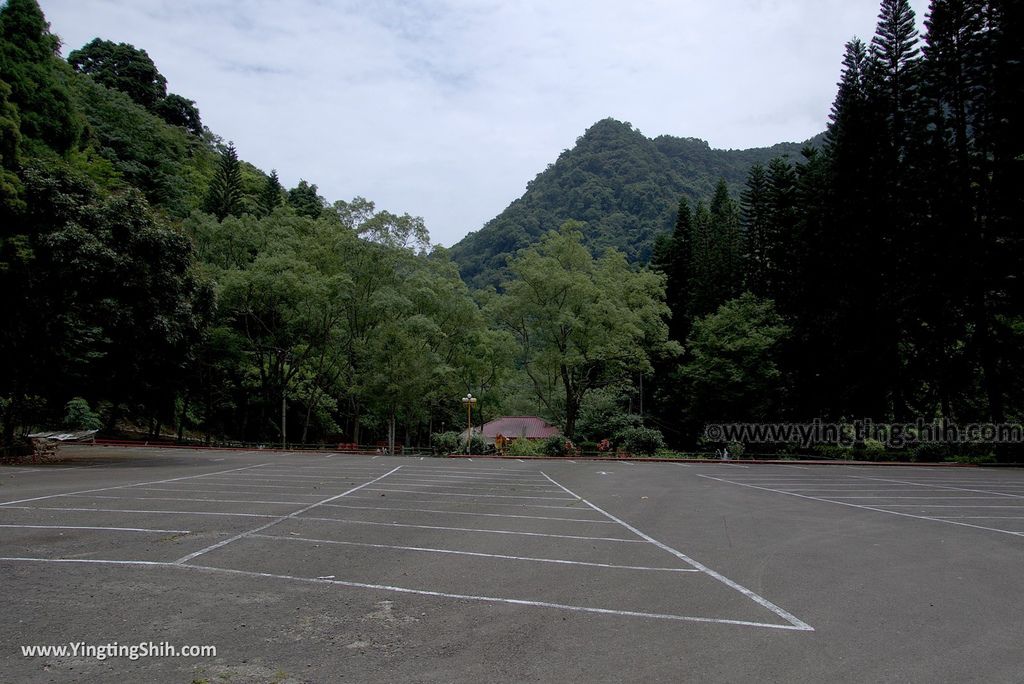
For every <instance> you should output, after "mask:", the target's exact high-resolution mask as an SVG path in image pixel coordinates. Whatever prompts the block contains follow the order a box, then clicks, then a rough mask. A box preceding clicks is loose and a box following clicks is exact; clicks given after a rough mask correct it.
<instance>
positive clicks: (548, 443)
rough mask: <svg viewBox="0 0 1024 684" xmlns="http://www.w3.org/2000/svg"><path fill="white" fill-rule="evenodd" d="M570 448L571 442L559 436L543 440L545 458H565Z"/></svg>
mask: <svg viewBox="0 0 1024 684" xmlns="http://www.w3.org/2000/svg"><path fill="white" fill-rule="evenodd" d="M572 448H573V446H572V442H570V441H569V440H567V439H566V438H565V437H562V436H559V435H556V436H554V437H548V438H547V439H546V440H544V455H545V456H566V455H567V454H568V453H569V450H570V449H572Z"/></svg>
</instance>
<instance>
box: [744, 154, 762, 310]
mask: <svg viewBox="0 0 1024 684" xmlns="http://www.w3.org/2000/svg"><path fill="white" fill-rule="evenodd" d="M767 190H768V187H767V176H766V175H765V170H764V166H763V165H761V164H760V163H757V164H754V165H753V166H751V167H750V172H749V173H748V174H747V182H746V185H745V186H744V188H743V192H742V193H741V194H740V212H741V214H740V215H741V222H742V226H743V244H744V247H743V258H744V265H745V272H744V278H743V281H744V285H745V286H746V288H747V289H748V290H750V291H751V292H753V293H754V294H756V295H757V296H758V297H767V296H768V287H767V277H768V207H767V198H766V196H765V195H766V193H767Z"/></svg>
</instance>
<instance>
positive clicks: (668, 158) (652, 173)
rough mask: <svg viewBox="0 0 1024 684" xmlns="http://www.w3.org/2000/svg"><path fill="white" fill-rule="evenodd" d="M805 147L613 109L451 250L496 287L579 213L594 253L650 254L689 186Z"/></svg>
mask: <svg viewBox="0 0 1024 684" xmlns="http://www.w3.org/2000/svg"><path fill="white" fill-rule="evenodd" d="M820 138H821V136H818V137H816V138H814V139H812V140H810V141H808V142H807V143H806V144H814V145H818V144H820ZM803 147H804V145H803V144H796V143H779V144H778V145H774V146H772V147H765V148H756V149H750V150H716V149H712V148H711V146H710V145H708V143H706V142H705V141H703V140H699V139H696V138H677V137H673V136H670V135H661V136H658V137H656V138H654V139H651V138H647V137H646V136H644V135H643V134H642V133H641V132H640V131H638V130H636V129H634V128H633V127H632V126H631V125H630V124H628V123H624V122H621V121H616V120H614V119H604V120H603V121H598V122H597V123H596V124H594V125H593V126H591V127H590V128H589V129H588V130H587V131H586V132H585V133H584V134H583V135H582V136H580V137H579V138H578V139H577V140H576V145H575V146H574V147H573V148H572V149H570V150H565V151H564V152H562V154H561V155H559V157H558V159H557V160H556V161H555V162H554V163H553V164H551V165H549V166H548V168H547V169H545V170H544V171H542V172H541V173H539V174H538V175H537V177H536V178H534V179H533V180H532V181H530V183H529V184H528V185H527V187H526V192H524V193H523V195H522V197H520V198H519V199H517V200H515V201H514V202H512V204H510V205H509V206H508V208H506V209H505V210H504V211H503V212H501V213H500V214H498V216H496V217H495V218H493V219H492V220H490V221H488V222H487V224H486V225H485V226H484V227H483V228H481V229H480V230H478V231H476V232H473V233H470V234H469V235H467V236H466V237H465V238H463V239H462V240H460V241H459V242H458V243H457V244H455V245H453V246H452V248H451V257H452V259H453V260H454V261H455V262H456V263H457V264H458V265H459V270H460V271H461V273H462V277H463V279H464V280H465V281H466V282H467V283H469V284H470V285H471V286H473V287H477V288H479V287H486V286H488V285H494V286H496V287H497V286H499V285H500V284H501V282H502V280H503V279H505V278H506V277H507V276H508V270H507V268H506V266H507V264H506V262H507V260H508V257H510V256H512V255H514V254H515V253H516V252H517V251H518V250H520V249H523V248H525V247H529V246H530V245H532V244H534V243H536V242H537V240H539V239H540V237H541V236H542V235H543V234H544V233H546V232H547V231H549V230H557V229H558V228H559V226H561V225H562V224H563V223H564V222H565V221H570V220H571V221H581V222H583V223H584V226H583V227H582V229H583V236H584V242H585V244H586V245H587V246H588V247H589V248H590V249H591V251H592V252H594V254H595V255H596V254H600V253H601V252H602V251H603V250H605V249H607V248H609V247H612V248H614V249H617V250H619V251H620V252H622V253H624V254H625V255H626V258H627V259H629V260H630V261H631V262H635V263H646V262H648V261H649V260H650V258H651V250H652V248H653V246H654V240H655V238H656V237H657V236H658V235H660V234H661V233H665V232H668V231H670V230H671V228H672V225H673V223H674V222H675V216H676V204H677V203H678V201H679V198H680V197H681V196H682V197H686V198H687V199H689V200H690V201H697V200H699V199H702V198H706V197H710V195H711V193H712V192H714V189H715V185H716V184H717V182H718V181H719V180H720V179H724V180H725V181H726V183H727V185H728V187H729V189H730V191H731V192H733V193H738V192H739V191H740V189H741V188H742V187H743V182H744V180H745V179H746V177H747V172H748V171H749V170H750V167H751V166H752V165H753V164H756V163H761V164H767V163H768V161H769V160H771V159H773V158H775V157H779V156H792V157H796V156H799V154H800V150H801V149H802V148H803Z"/></svg>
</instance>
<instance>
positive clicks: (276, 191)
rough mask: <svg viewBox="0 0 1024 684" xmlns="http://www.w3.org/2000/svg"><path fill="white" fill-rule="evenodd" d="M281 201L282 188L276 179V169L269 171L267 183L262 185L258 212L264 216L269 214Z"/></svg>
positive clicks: (282, 196) (282, 199) (282, 198)
mask: <svg viewBox="0 0 1024 684" xmlns="http://www.w3.org/2000/svg"><path fill="white" fill-rule="evenodd" d="M283 201H284V188H283V187H281V181H280V180H278V178H277V169H271V170H270V175H269V176H267V182H266V183H265V184H264V185H263V190H262V191H261V192H260V197H259V205H260V211H261V212H262V213H263V215H264V216H265V215H267V214H270V213H272V212H273V211H274V209H277V208H278V207H279V206H281V204H282V203H283Z"/></svg>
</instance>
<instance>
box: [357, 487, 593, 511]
mask: <svg viewBox="0 0 1024 684" xmlns="http://www.w3.org/2000/svg"><path fill="white" fill-rule="evenodd" d="M417 493H418V494H422V493H425V492H417ZM348 498H350V499H359V500H360V501H380V500H381V498H385V497H384V495H383V494H378V495H376V496H350V497H348ZM565 501H571V502H572V503H571V504H563V505H561V506H552V505H550V504H535V503H523V502H519V501H508V502H498V503H492V502H488V501H468V502H467V501H458V500H455V501H452V500H438V499H405V498H397V497H393V498H391V499H388V503H426V504H434V505H435V506H436V505H437V504H452V505H454V506H465V505H467V504H471V505H473V506H504V507H506V508H508V507H509V506H512V507H515V508H551V509H554V510H557V511H570V510H580V509H579V508H570V507H569V506H570V505H575V504H577V503H579V501H576V500H575V499H565ZM584 510H585V509H584Z"/></svg>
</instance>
